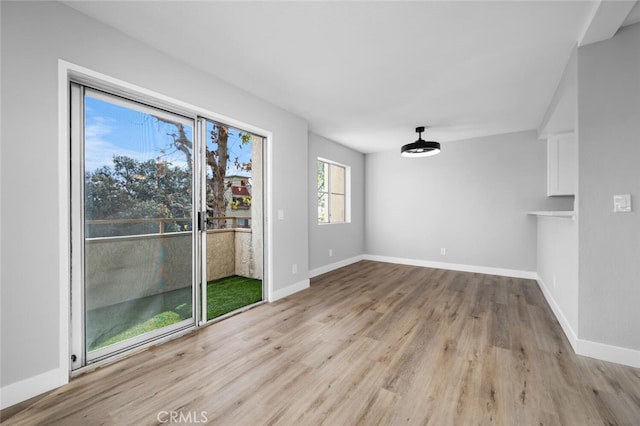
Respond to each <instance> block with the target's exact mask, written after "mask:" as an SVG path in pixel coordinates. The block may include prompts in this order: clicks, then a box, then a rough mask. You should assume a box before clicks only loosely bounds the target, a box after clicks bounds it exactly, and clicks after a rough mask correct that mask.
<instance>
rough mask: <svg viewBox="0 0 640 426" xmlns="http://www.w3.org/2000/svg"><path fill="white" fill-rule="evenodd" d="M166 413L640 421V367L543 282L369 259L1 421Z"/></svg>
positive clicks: (451, 421)
mask: <svg viewBox="0 0 640 426" xmlns="http://www.w3.org/2000/svg"><path fill="white" fill-rule="evenodd" d="M170 412H176V413H181V414H182V417H181V418H182V420H194V422H193V423H195V421H196V420H197V421H199V422H200V423H202V421H203V420H204V419H205V417H206V420H208V422H209V423H211V424H221V425H263V424H264V425H272V424H278V425H315V424H326V425H357V424H363V425H370V424H371V425H373V424H383V425H401V424H411V425H414V424H417V425H422V424H429V425H486V424H498V425H603V424H607V425H609V424H615V425H623V424H626V425H639V424H640V369H634V368H630V367H624V366H620V365H616V364H611V363H606V362H601V361H597V360H594V359H590V358H584V357H580V356H576V355H574V354H573V352H572V350H571V348H570V346H569V344H568V342H567V340H566V339H565V337H564V335H563V333H562V331H561V329H560V326H559V324H558V323H557V321H556V320H555V319H554V317H553V315H552V313H551V311H550V309H549V307H548V305H547V304H546V302H545V300H544V298H543V296H542V293H541V292H540V290H539V289H538V287H537V284H536V283H535V282H534V281H531V280H522V279H514V278H504V277H496V276H491V275H481V274H473V273H465V272H454V271H444V270H437V269H429V268H420V267H413V266H404V265H394V264H387V263H377V262H369V261H363V262H359V263H356V264H354V265H351V266H348V267H345V268H342V269H340V270H337V271H334V272H332V273H329V274H325V275H323V276H320V277H318V278H316V279H313V280H312V282H311V288H310V289H309V290H305V291H303V292H300V293H298V294H295V295H292V296H290V297H288V298H285V299H282V300H280V301H278V302H275V303H272V304H266V305H262V306H259V307H257V308H255V309H252V310H250V311H248V312H246V313H244V314H241V315H238V316H235V317H232V318H229V319H227V320H225V321H222V322H220V323H217V324H214V325H212V326H209V327H205V328H203V329H201V330H199V331H197V332H195V333H192V334H190V335H188V336H186V337H183V338H180V339H177V340H174V341H172V342H169V343H167V344H165V345H162V346H159V347H155V348H152V349H150V350H147V351H144V352H142V353H139V354H137V355H135V356H132V357H130V358H127V359H125V360H123V361H120V362H118V363H115V364H113V365H110V366H107V367H103V368H101V369H99V370H97V371H95V372H92V373H89V374H86V375H84V376H81V377H78V378H76V379H74V380H73V381H72V382H71V383H70V384H68V385H66V386H63V387H62V388H59V389H57V390H55V391H53V392H50V393H49V394H48V395H46V396H44V397H42V398H40V399H38V400H37V401H35V402H33V403H31V404H29V405H28V406H26V407H24V409H22V411H19V412H17V413H15V414H13V415H12V417H9V418H8V419H5V423H6V424H8V425H10V424H29V425H31V424H64V425H75V424H87V425H100V424H105V425H110V424H118V425H129V424H131V425H145V424H159V423H161V422H164V421H166V420H170V417H169V416H170ZM158 415H160V417H158ZM176 415H177V414H176ZM188 416H191V417H188ZM174 419H175V420H180V417H175V418H174ZM183 423H188V422H183Z"/></svg>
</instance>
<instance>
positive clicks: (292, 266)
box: [291, 263, 298, 274]
mask: <svg viewBox="0 0 640 426" xmlns="http://www.w3.org/2000/svg"><path fill="white" fill-rule="evenodd" d="M291 273H292V274H297V273H298V264H297V263H294V264H293V265H291Z"/></svg>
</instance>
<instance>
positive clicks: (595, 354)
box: [576, 339, 640, 368]
mask: <svg viewBox="0 0 640 426" xmlns="http://www.w3.org/2000/svg"><path fill="white" fill-rule="evenodd" d="M576 353H577V354H578V355H583V356H588V357H589V358H595V359H599V360H601V361H608V362H615V363H616V364H623V365H628V366H629V367H635V368H640V351H637V350H634V349H629V348H623V347H620V346H612V345H607V344H606V343H598V342H593V341H591V340H583V339H578V342H577V350H576Z"/></svg>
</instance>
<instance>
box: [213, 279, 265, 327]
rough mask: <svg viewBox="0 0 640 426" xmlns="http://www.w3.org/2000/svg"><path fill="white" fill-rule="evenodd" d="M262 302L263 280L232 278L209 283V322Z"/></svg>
mask: <svg viewBox="0 0 640 426" xmlns="http://www.w3.org/2000/svg"><path fill="white" fill-rule="evenodd" d="M260 300H262V280H256V279H253V278H245V277H239V276H237V275H233V276H231V277H226V278H221V279H219V280H214V281H209V282H208V283H207V320H210V319H213V318H216V317H219V316H220V315H224V314H226V313H229V312H232V311H235V310H236V309H239V308H242V307H243V306H247V305H251V304H252V303H256V302H259V301H260Z"/></svg>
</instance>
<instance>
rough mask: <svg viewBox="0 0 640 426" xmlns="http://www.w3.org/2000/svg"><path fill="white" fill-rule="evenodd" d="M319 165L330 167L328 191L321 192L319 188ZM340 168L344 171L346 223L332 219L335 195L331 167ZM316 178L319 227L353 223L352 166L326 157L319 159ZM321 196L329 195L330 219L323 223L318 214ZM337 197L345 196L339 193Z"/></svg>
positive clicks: (328, 208) (328, 210)
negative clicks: (332, 202) (332, 201)
mask: <svg viewBox="0 0 640 426" xmlns="http://www.w3.org/2000/svg"><path fill="white" fill-rule="evenodd" d="M318 163H324V164H327V165H329V167H328V173H327V175H328V177H327V182H326V185H325V186H326V188H327V189H326V191H321V190H320V188H318V184H317V182H318V169H317V165H318ZM332 166H333V167H340V168H342V169H344V221H334V220H333V219H332V217H331V195H332V194H334V193H333V192H332V191H331V167H332ZM315 175H316V176H315V177H316V214H317V217H316V223H317V224H318V225H341V224H345V223H351V166H349V165H347V164H343V163H339V162H337V161H333V160H329V159H327V158H324V157H318V158H317V159H316V173H315ZM320 194H327V208H326V210H327V212H328V215H329V217H328V219H327V221H326V222H323V221H321V220H320V214H319V212H318V210H319V207H320V206H319V203H320ZM335 194H336V195H343V194H339V193H337V192H336V193H335Z"/></svg>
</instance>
